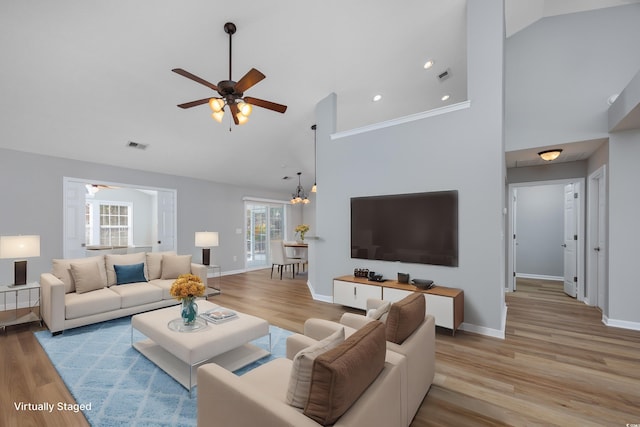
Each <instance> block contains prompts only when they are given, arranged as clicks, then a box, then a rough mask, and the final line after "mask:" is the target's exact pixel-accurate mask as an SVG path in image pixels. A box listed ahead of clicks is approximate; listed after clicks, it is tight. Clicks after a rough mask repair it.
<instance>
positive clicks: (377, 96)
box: [373, 94, 382, 102]
mask: <svg viewBox="0 0 640 427" xmlns="http://www.w3.org/2000/svg"><path fill="white" fill-rule="evenodd" d="M381 99H382V95H380V94H377V95H375V96H374V97H373V102H378V101H380V100H381Z"/></svg>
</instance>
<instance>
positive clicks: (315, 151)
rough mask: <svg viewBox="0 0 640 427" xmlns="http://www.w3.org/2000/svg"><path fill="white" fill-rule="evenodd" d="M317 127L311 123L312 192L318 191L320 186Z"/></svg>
mask: <svg viewBox="0 0 640 427" xmlns="http://www.w3.org/2000/svg"><path fill="white" fill-rule="evenodd" d="M316 127H317V126H316V125H311V130H313V187H311V192H312V193H315V192H317V191H318V186H317V185H316V182H317V178H318V175H317V174H318V149H317V145H316Z"/></svg>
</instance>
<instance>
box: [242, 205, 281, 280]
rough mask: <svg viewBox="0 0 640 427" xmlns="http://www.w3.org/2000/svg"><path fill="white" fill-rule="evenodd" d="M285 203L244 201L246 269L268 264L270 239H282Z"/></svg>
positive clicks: (267, 265) (265, 266) (264, 266)
mask: <svg viewBox="0 0 640 427" xmlns="http://www.w3.org/2000/svg"><path fill="white" fill-rule="evenodd" d="M285 206H286V204H285V203H273V202H264V201H245V242H246V245H245V262H246V267H247V269H258V268H267V267H269V266H270V259H271V254H270V253H269V247H270V243H271V240H284V237H285V233H286V230H285V227H286V223H287V219H286V208H285Z"/></svg>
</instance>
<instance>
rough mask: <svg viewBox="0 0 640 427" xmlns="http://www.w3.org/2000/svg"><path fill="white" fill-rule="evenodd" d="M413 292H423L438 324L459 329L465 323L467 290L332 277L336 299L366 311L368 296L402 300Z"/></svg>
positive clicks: (427, 311) (428, 311)
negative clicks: (428, 287)
mask: <svg viewBox="0 0 640 427" xmlns="http://www.w3.org/2000/svg"><path fill="white" fill-rule="evenodd" d="M413 292H421V293H423V294H424V297H425V300H426V303H427V304H426V305H427V307H426V313H427V314H431V315H432V316H433V317H435V319H436V326H440V327H442V328H446V329H450V330H451V334H452V335H455V333H456V330H457V329H458V328H459V327H460V325H461V324H462V322H464V291H463V290H462V289H456V288H447V287H445V286H439V285H435V286H433V287H432V288H430V289H420V288H418V287H416V286H414V285H410V284H405V283H399V282H398V281H397V280H386V281H384V282H374V281H370V280H369V279H367V278H364V277H355V276H341V277H336V278H335V279H333V302H334V303H335V304H340V305H344V306H347V307H352V308H359V309H361V310H366V307H367V306H366V304H367V298H377V299H383V300H385V301H399V300H401V299H402V298H404V297H406V296H407V295H409V294H411V293H413Z"/></svg>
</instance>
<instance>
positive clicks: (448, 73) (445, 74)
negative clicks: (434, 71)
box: [438, 68, 451, 82]
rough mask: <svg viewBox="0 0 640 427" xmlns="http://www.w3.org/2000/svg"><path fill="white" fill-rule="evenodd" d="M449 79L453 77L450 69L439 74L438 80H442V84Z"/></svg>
mask: <svg viewBox="0 0 640 427" xmlns="http://www.w3.org/2000/svg"><path fill="white" fill-rule="evenodd" d="M449 77H451V70H450V69H449V68H447V69H446V70H444V71H442V72H440V73H438V80H440V81H441V82H443V81H445V80H447V79H448V78H449Z"/></svg>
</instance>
